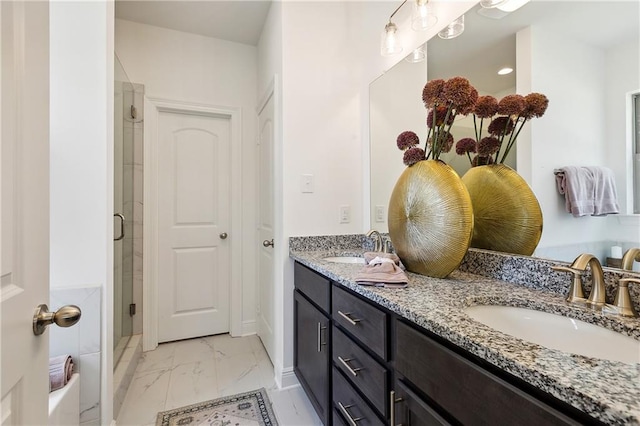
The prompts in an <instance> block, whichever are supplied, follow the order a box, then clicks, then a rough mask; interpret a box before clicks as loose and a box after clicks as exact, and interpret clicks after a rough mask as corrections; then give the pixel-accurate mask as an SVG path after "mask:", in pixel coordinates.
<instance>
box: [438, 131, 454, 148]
mask: <svg viewBox="0 0 640 426" xmlns="http://www.w3.org/2000/svg"><path fill="white" fill-rule="evenodd" d="M452 147H453V135H452V134H451V133H447V139H445V141H444V142H443V143H442V149H441V150H440V152H449V151H451V148H452Z"/></svg>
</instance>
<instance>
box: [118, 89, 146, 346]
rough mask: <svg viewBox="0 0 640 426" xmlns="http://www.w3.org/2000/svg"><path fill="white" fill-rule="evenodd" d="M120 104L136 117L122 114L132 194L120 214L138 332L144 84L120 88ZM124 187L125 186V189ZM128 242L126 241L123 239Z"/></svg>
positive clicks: (125, 272)
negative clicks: (129, 144) (132, 109)
mask: <svg viewBox="0 0 640 426" xmlns="http://www.w3.org/2000/svg"><path fill="white" fill-rule="evenodd" d="M124 102H125V103H124V104H125V105H135V108H136V118H131V116H130V115H129V114H125V120H124V132H125V140H132V141H133V149H126V150H125V154H124V164H123V169H124V170H123V172H124V178H125V179H128V178H131V179H133V185H127V187H128V188H132V190H133V197H131V198H129V197H127V195H129V194H125V198H124V199H125V200H133V201H127V202H125V203H124V206H123V208H124V215H125V217H127V218H132V220H127V223H126V229H125V235H126V236H125V239H133V244H124V245H123V247H124V253H123V263H124V264H123V281H124V280H126V279H133V303H135V304H136V315H134V317H133V330H132V332H133V333H132V334H141V333H142V207H143V192H142V187H143V132H142V127H143V124H144V122H143V117H144V85H142V84H136V83H133V84H131V85H130V86H129V88H128V89H125V91H124ZM127 112H128V111H127ZM126 190H127V189H126ZM127 243H130V241H127Z"/></svg>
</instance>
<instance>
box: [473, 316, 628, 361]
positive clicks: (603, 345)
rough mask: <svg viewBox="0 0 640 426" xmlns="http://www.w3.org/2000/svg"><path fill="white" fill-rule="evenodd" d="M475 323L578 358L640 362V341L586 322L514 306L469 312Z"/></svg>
mask: <svg viewBox="0 0 640 426" xmlns="http://www.w3.org/2000/svg"><path fill="white" fill-rule="evenodd" d="M465 312H466V313H467V314H468V315H469V316H470V317H471V318H473V319H474V320H476V321H479V322H481V323H483V324H485V325H487V326H489V327H491V328H493V329H495V330H498V331H501V332H503V333H505V334H509V335H511V336H514V337H517V338H520V339H523V340H527V341H529V342H532V343H536V344H538V345H541V346H544V347H547V348H551V349H557V350H560V351H563V352H568V353H572V354H577V355H584V356H588V357H593V358H600V359H607V360H610V361H619V362H624V363H628V364H634V363H640V341H638V340H635V339H633V338H631V337H628V336H625V335H622V334H620V333H616V332H615V331H611V330H609V329H606V328H604V327H599V326H596V325H593V324H589V323H586V322H584V321H580V320H576V319H572V318H567V317H564V316H561V315H555V314H550V313H547V312H541V311H534V310H532V309H526V308H515V307H511V306H498V305H479V306H471V307H469V308H466V309H465Z"/></svg>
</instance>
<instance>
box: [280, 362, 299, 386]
mask: <svg viewBox="0 0 640 426" xmlns="http://www.w3.org/2000/svg"><path fill="white" fill-rule="evenodd" d="M275 373H276V385H278V389H281V390H282V389H287V388H292V387H295V386H300V382H299V381H298V378H297V377H296V373H294V372H293V367H288V368H284V369H282V371H276V372H275Z"/></svg>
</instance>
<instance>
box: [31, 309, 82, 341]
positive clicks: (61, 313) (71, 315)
mask: <svg viewBox="0 0 640 426" xmlns="http://www.w3.org/2000/svg"><path fill="white" fill-rule="evenodd" d="M81 315H82V312H81V311H80V308H79V307H77V306H76V305H66V306H63V307H62V308H60V309H58V310H57V311H55V312H49V307H48V306H47V305H46V304H45V303H43V304H41V305H38V307H37V308H36V312H35V313H34V314H33V334H35V335H36V336H39V335H41V334H42V333H44V331H45V330H46V328H47V326H48V325H49V324H52V323H54V322H55V323H56V325H58V326H60V327H71V326H72V325H74V324H75V323H77V322H78V321H80V316H81Z"/></svg>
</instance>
